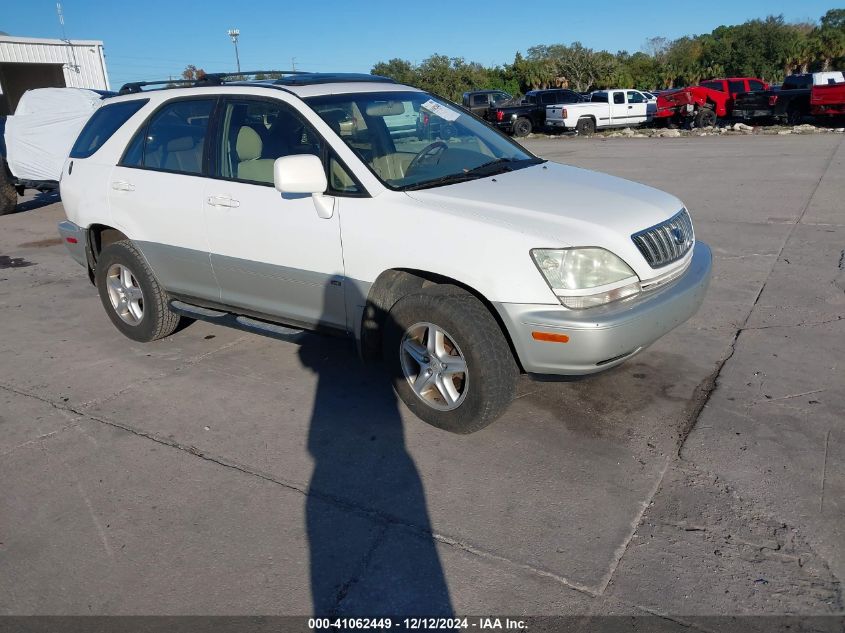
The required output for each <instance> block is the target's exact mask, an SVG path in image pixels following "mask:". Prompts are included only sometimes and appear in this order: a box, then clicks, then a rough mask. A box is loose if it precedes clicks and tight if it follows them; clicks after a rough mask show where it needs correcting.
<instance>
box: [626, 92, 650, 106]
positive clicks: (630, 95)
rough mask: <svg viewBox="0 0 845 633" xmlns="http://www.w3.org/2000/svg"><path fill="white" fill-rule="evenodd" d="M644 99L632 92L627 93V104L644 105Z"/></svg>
mask: <svg viewBox="0 0 845 633" xmlns="http://www.w3.org/2000/svg"><path fill="white" fill-rule="evenodd" d="M645 100H646V99H645V97H644V96H643V95H641V94H640V93H639V92H636V91H634V90H629V91H628V103H645Z"/></svg>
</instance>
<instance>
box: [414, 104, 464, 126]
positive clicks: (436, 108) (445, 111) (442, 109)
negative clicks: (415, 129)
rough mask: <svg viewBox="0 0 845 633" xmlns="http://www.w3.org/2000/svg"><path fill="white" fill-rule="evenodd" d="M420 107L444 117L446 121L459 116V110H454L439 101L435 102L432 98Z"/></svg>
mask: <svg viewBox="0 0 845 633" xmlns="http://www.w3.org/2000/svg"><path fill="white" fill-rule="evenodd" d="M422 107H423V108H425V109H426V110H428V111H429V112H431V113H432V114H436V115H437V116H439V117H440V118H441V119H446V120H447V121H454V120H456V119H457V118H458V117H459V116H461V113H460V112H455V111H454V110H453V109H452V108H448V107H446V106H445V105H443V104H441V103H437V102H436V101H435V100H434V99H429V100H428V101H426V102H425V103H424V104H422Z"/></svg>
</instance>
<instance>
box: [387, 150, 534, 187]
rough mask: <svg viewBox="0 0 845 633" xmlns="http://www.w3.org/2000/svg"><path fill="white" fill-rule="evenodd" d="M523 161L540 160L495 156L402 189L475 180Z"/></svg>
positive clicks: (510, 168)
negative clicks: (469, 166) (493, 158)
mask: <svg viewBox="0 0 845 633" xmlns="http://www.w3.org/2000/svg"><path fill="white" fill-rule="evenodd" d="M525 162H529V163H530V164H535V163H540V162H542V160H540V159H534V158H526V159H522V160H515V159H513V158H496V159H495V160H491V161H489V162H486V163H482V164H481V165H478V166H476V167H472V168H471V169H464V170H463V171H460V172H458V173H456V174H447V175H445V176H441V177H440V178H435V179H433V180H424V181H423V182H418V183H416V184H413V185H408V186H407V187H405V188H404V191H414V190H416V189H428V188H430V187H436V186H438V185H446V184H453V183H457V182H465V181H467V180H475V179H476V178H483V177H484V176H495V175H496V174H501V173H504V172H506V171H513V167H512V166H511V163H525Z"/></svg>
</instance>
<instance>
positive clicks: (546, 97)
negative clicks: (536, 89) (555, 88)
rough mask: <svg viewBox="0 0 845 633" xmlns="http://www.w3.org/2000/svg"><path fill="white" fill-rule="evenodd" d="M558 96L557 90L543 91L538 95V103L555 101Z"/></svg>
mask: <svg viewBox="0 0 845 633" xmlns="http://www.w3.org/2000/svg"><path fill="white" fill-rule="evenodd" d="M559 97H560V93H558V92H544V93H543V94H542V95H540V103H557V101H558V98H559Z"/></svg>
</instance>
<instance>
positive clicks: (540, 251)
mask: <svg viewBox="0 0 845 633" xmlns="http://www.w3.org/2000/svg"><path fill="white" fill-rule="evenodd" d="M531 257H532V258H533V259H534V263H535V264H536V265H537V268H538V269H539V270H540V272H541V273H543V277H545V278H546V283H548V284H549V287H550V288H551V289H552V291H553V292H554V293H555V294H556V295H557V297H558V299H560V302H561V303H562V304H563V305H565V306H566V307H568V308H573V309H579V308H592V307H594V306H599V305H603V304H605V303H610V302H611V301H617V300H619V299H624V298H625V297H630V296H631V295H635V294H637V293H638V292H640V280H639V277H637V275H636V273H635V272H634V271H633V270H631V267H630V266H628V264H626V263H625V262H624V261H622V260H621V259H620V258H619V257H617V256H616V255H614V254H613V253H611V252H610V251H608V250H605V249H603V248H598V247H587V248H560V249H549V248H535V249H534V250H532V251H531Z"/></svg>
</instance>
